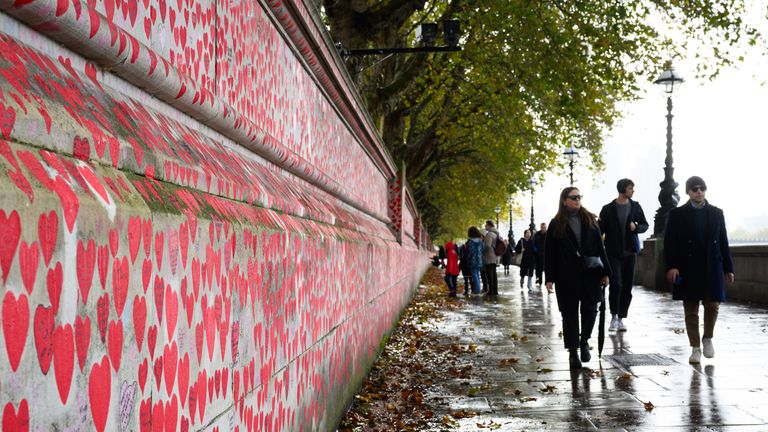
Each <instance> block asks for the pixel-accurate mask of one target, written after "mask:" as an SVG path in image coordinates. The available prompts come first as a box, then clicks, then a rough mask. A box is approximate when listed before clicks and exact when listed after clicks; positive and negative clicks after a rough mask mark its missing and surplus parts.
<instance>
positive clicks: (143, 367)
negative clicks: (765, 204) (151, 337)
mask: <svg viewBox="0 0 768 432" xmlns="http://www.w3.org/2000/svg"><path fill="white" fill-rule="evenodd" d="M148 369H149V362H148V361H147V359H144V361H143V362H141V364H140V365H139V387H140V388H141V393H142V394H144V385H145V384H146V383H147V372H148Z"/></svg>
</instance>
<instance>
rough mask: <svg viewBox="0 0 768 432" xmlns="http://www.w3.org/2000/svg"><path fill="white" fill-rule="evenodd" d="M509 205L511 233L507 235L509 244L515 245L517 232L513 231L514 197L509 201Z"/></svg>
mask: <svg viewBox="0 0 768 432" xmlns="http://www.w3.org/2000/svg"><path fill="white" fill-rule="evenodd" d="M507 205H509V233H507V239H508V240H509V244H514V242H515V232H514V231H513V230H512V197H511V196H510V197H509V198H508V199H507Z"/></svg>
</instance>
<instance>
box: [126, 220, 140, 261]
mask: <svg viewBox="0 0 768 432" xmlns="http://www.w3.org/2000/svg"><path fill="white" fill-rule="evenodd" d="M140 245H141V219H140V218H139V217H138V216H134V217H131V218H129V219H128V251H129V252H130V255H131V263H134V262H136V256H137V255H138V254H139V246H140Z"/></svg>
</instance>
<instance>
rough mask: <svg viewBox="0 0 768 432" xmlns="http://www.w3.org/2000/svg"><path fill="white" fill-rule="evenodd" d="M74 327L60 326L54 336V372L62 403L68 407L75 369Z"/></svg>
mask: <svg viewBox="0 0 768 432" xmlns="http://www.w3.org/2000/svg"><path fill="white" fill-rule="evenodd" d="M73 339H74V336H73V335H72V325H70V324H67V325H65V326H61V325H60V326H58V327H56V330H55V332H54V334H53V350H54V352H56V355H55V356H54V357H53V372H54V375H55V376H56V386H57V387H58V389H59V398H60V399H61V403H62V404H64V405H66V404H67V399H68V398H69V389H70V386H71V385H72V372H73V370H74V367H75V344H74V340H73Z"/></svg>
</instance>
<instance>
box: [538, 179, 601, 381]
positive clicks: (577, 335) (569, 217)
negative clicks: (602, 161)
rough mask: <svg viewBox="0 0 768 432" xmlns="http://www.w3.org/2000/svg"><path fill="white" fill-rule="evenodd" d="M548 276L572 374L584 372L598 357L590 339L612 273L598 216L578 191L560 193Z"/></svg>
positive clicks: (548, 252)
mask: <svg viewBox="0 0 768 432" xmlns="http://www.w3.org/2000/svg"><path fill="white" fill-rule="evenodd" d="M544 273H545V274H546V286H547V290H548V291H549V292H552V286H553V285H554V288H555V293H556V295H557V307H558V309H559V310H560V314H561V315H562V317H563V342H564V344H565V348H566V349H568V352H569V359H568V361H569V363H570V366H571V369H578V368H581V362H588V361H589V360H590V359H591V358H592V355H591V354H590V352H589V349H590V348H589V338H590V337H591V336H592V328H593V327H594V325H595V318H596V317H597V304H598V302H600V301H601V299H602V295H601V294H602V289H601V285H602V286H605V285H607V284H608V277H609V276H610V274H611V270H610V265H609V264H608V257H607V256H606V254H605V249H604V248H603V242H602V239H601V235H600V227H599V226H598V224H597V217H596V216H595V215H594V214H592V213H590V212H589V211H587V209H585V208H584V207H582V206H581V194H580V193H579V190H578V189H577V188H575V187H572V186H571V187H567V188H565V189H563V191H562V192H561V193H560V202H559V204H558V210H557V215H555V218H554V219H552V221H551V222H550V223H549V232H548V233H547V238H546V246H545V251H544ZM579 312H581V314H579ZM579 324H581V326H579Z"/></svg>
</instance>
